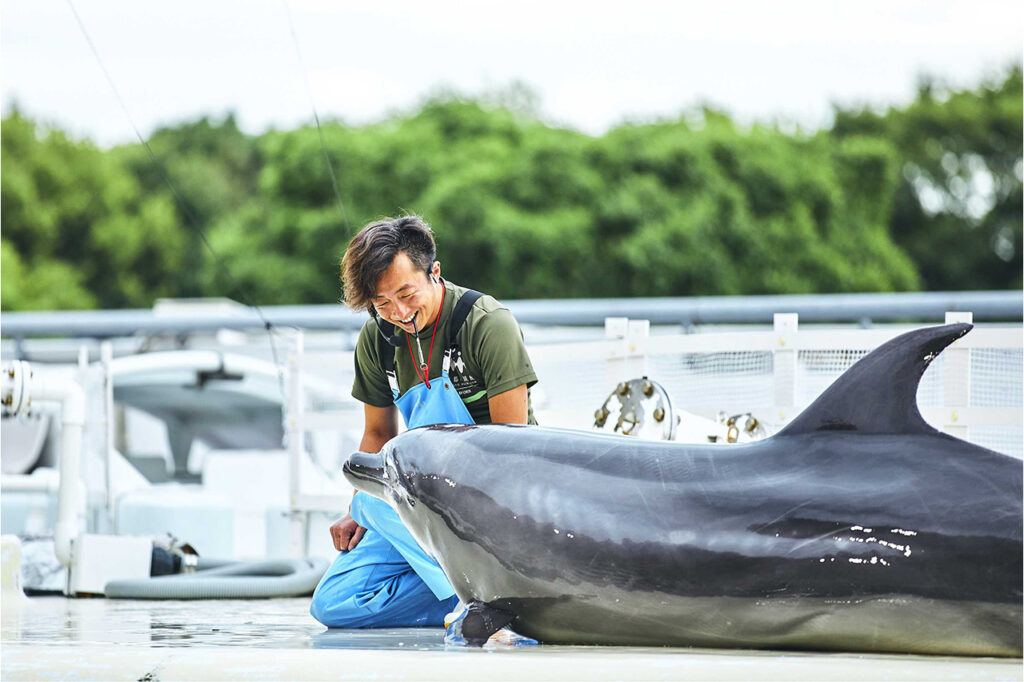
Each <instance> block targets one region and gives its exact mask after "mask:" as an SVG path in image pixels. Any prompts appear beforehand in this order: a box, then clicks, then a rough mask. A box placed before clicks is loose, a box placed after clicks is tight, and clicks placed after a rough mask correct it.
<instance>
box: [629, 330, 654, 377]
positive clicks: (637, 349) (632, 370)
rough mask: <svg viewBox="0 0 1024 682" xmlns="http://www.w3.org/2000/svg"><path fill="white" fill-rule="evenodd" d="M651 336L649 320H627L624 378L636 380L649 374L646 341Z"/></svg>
mask: <svg viewBox="0 0 1024 682" xmlns="http://www.w3.org/2000/svg"><path fill="white" fill-rule="evenodd" d="M650 335H651V321H650V320H629V322H628V324H627V325H626V378H627V379H636V378H637V377H645V376H647V375H648V374H649V370H648V365H649V363H648V361H647V339H648V338H649V337H650Z"/></svg>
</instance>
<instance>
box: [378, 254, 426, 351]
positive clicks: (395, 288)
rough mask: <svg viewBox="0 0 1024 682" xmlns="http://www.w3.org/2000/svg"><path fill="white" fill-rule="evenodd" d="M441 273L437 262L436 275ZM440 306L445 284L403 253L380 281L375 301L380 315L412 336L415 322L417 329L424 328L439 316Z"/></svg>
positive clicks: (392, 262) (397, 256) (392, 263)
mask: <svg viewBox="0 0 1024 682" xmlns="http://www.w3.org/2000/svg"><path fill="white" fill-rule="evenodd" d="M440 273H441V266H440V264H439V263H437V262H435V263H434V265H433V274H434V276H440ZM440 306H441V285H440V284H436V283H434V282H433V281H432V280H431V279H430V277H428V276H427V273H425V272H424V271H423V270H421V269H420V268H418V267H416V266H415V265H414V264H413V262H412V261H411V260H409V256H407V255H406V254H405V252H404V251H400V252H399V253H398V255H396V256H395V259H394V260H393V261H391V265H390V266H389V267H388V269H387V270H385V271H384V274H383V275H381V276H380V279H379V280H378V281H377V295H376V296H375V297H374V299H373V307H374V308H376V309H377V313H378V314H379V315H380V316H381V317H383V318H384V319H385V320H387V321H388V322H393V323H394V324H395V325H396V326H398V327H400V328H402V329H403V330H405V331H406V332H408V333H410V334H411V333H413V332H414V331H415V330H414V328H413V321H415V323H416V328H417V329H423V328H424V327H426V326H428V325H429V324H430V323H431V322H433V321H434V318H435V317H437V313H438V310H439V309H440Z"/></svg>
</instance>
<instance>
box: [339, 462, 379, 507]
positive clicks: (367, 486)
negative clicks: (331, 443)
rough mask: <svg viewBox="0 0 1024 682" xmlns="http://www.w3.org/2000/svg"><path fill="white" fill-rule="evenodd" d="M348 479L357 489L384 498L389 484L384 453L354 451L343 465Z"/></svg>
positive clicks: (342, 468)
mask: <svg viewBox="0 0 1024 682" xmlns="http://www.w3.org/2000/svg"><path fill="white" fill-rule="evenodd" d="M341 470H342V473H344V474H345V478H346V480H348V482H349V483H351V484H352V486H353V487H354V488H356V490H361V491H363V492H364V493H369V494H370V495H373V496H374V497H378V498H380V499H382V500H384V499H385V498H384V495H385V493H386V492H387V489H388V485H387V482H386V481H385V479H386V477H387V474H386V472H385V470H384V455H383V454H381V453H379V452H353V453H352V454H351V455H349V456H348V459H347V460H345V463H344V464H343V465H342V467H341ZM385 501H386V500H385Z"/></svg>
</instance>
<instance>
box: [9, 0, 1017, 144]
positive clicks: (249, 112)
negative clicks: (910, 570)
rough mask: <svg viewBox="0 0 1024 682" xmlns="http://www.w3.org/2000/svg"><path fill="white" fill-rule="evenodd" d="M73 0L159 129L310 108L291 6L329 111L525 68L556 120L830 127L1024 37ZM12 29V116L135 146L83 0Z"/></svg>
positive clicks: (582, 14)
mask: <svg viewBox="0 0 1024 682" xmlns="http://www.w3.org/2000/svg"><path fill="white" fill-rule="evenodd" d="M73 1H74V3H75V8H76V9H77V10H78V12H79V14H80V16H81V17H82V20H83V21H84V23H85V26H86V28H87V29H88V31H89V33H90V35H91V37H92V39H93V42H94V43H95V45H96V47H97V49H98V51H99V53H100V56H101V57H102V59H103V61H104V64H105V65H106V67H107V69H108V70H109V72H110V74H111V76H112V78H113V80H114V82H115V84H116V85H117V87H118V89H119V90H120V92H121V95H122V97H123V98H124V100H125V103H126V105H127V107H128V109H129V111H130V112H131V116H132V117H133V118H134V120H135V122H136V123H137V125H138V126H139V128H140V129H141V131H142V133H143V134H148V133H149V132H150V131H151V130H152V129H153V128H154V127H157V126H159V125H166V124H169V123H174V122H177V121H181V120H185V119H190V118H194V117H197V116H199V115H201V114H212V115H217V116H219V115H222V114H224V113H225V112H227V111H228V110H234V111H235V112H236V113H237V115H238V118H239V121H240V123H241V125H242V127H243V128H244V129H245V130H247V131H249V132H253V133H258V132H262V131H263V130H265V129H266V128H268V127H270V126H276V127H292V126H294V125H296V124H298V123H300V122H305V121H308V120H310V119H311V118H312V109H311V106H310V97H309V94H308V91H307V89H306V85H305V76H304V75H303V69H302V68H301V67H300V62H299V60H298V58H297V56H296V51H295V48H294V46H293V44H292V39H291V35H290V33H289V28H288V19H287V17H288V14H287V13H288V12H289V11H290V13H291V16H292V17H293V20H294V23H295V29H296V33H297V36H298V42H299V46H300V48H301V51H302V55H303V62H304V64H305V67H306V71H307V72H308V78H309V83H310V89H311V91H312V95H313V98H314V99H315V101H316V105H317V108H318V110H319V112H320V115H321V118H329V117H337V118H341V119H343V120H345V121H347V122H350V123H363V122H367V121H372V120H377V119H380V118H382V117H383V116H386V115H387V114H388V113H389V112H392V111H394V110H396V109H398V110H407V109H410V108H412V107H414V106H415V105H416V103H417V102H419V101H420V100H421V99H422V98H423V97H424V96H425V95H426V94H428V93H430V92H432V91H436V90H437V89H438V88H439V87H448V88H454V89H456V90H459V91H461V92H465V93H468V94H475V93H480V92H483V91H486V90H495V89H498V88H501V87H503V86H507V85H508V84H509V83H510V82H511V81H514V80H518V81H522V82H524V83H526V84H527V85H529V86H530V87H531V88H533V89H534V90H535V91H536V92H537V93H538V95H539V96H540V109H541V111H542V112H543V114H544V115H545V118H546V119H547V120H549V121H552V122H557V123H561V124H565V125H571V126H573V127H576V128H579V129H581V130H584V131H587V132H590V133H595V134H599V133H601V132H603V131H604V130H606V129H607V128H608V127H610V126H612V125H614V124H616V123H618V122H621V121H622V120H624V119H627V118H632V119H641V120H642V119H645V118H650V117H655V116H674V115H677V114H679V113H680V112H682V111H684V110H686V109H687V108H690V107H693V106H695V105H697V104H699V103H701V102H710V103H712V104H714V105H715V106H718V107H720V108H723V109H725V110H726V111H728V112H729V113H731V114H733V115H734V116H736V117H738V118H739V119H740V120H741V121H744V122H749V121H752V120H760V121H770V120H781V121H787V122H791V123H797V124H800V125H803V126H806V127H817V126H820V125H827V124H828V122H829V121H830V113H831V104H832V103H833V102H839V103H843V104H847V105H848V104H853V103H868V104H873V105H886V104H890V103H892V104H900V103H903V102H906V101H908V100H909V99H910V98H911V97H912V96H913V92H914V86H915V83H916V81H917V78H918V76H919V75H920V74H922V73H929V74H932V75H935V76H938V77H941V78H943V79H946V80H948V81H950V82H952V83H953V84H955V85H968V86H970V85H974V84H975V83H976V82H977V81H978V79H979V78H981V77H982V76H983V75H985V74H991V73H994V72H999V71H1000V70H1001V69H1002V68H1003V67H1005V66H1006V65H1008V64H1009V63H1011V62H1013V61H1019V60H1020V59H1021V56H1022V40H1024V38H1022V36H1024V9H1022V8H1024V3H1020V2H1013V1H1004V0H956V1H951V0H934V1H931V2H928V1H917V0H913V1H911V0H907V1H901V0H860V1H858V2H835V1H833V0H815V1H811V0H807V1H803V2H795V1H793V0H765V1H764V2H754V1H752V0H748V1H744V0H719V1H705V2H699V3H698V2H682V1H677V2H671V1H667V2H652V1H645V0H633V1H631V2H618V3H614V4H603V3H600V2H598V1H596V0H590V1H589V2H577V1H575V0H573V1H559V0H546V1H545V2H535V1H533V0H525V1H519V2H501V3H499V2H480V1H478V2H469V1H466V2H443V1H439V0H429V1H426V2H425V1H423V0H420V1H419V2H384V1H383V0H380V1H379V2H376V3H374V2H372V0H371V1H367V0H362V1H361V2H342V1H341V0H290V2H287V3H286V2H285V1H284V0H248V1H242V0H205V1H195V0H175V1H174V2H169V1H166V0H165V1H164V2H151V1H147V0H133V1H131V2H128V1H121V0H116V1H115V0H111V1H107V2H101V1H100V0H73ZM0 23H2V27H0V40H2V43H0V88H2V101H3V106H4V110H5V111H7V110H8V109H9V107H10V104H11V102H12V101H17V102H18V104H19V106H20V107H21V109H22V110H23V111H25V112H26V113H27V114H29V115H32V116H35V117H39V118H42V119H44V120H47V121H51V122H54V123H57V124H58V125H60V126H61V127H63V128H65V129H67V130H69V131H71V132H72V133H73V134H74V135H76V136H88V137H90V138H92V139H94V140H96V141H98V142H100V143H101V144H104V145H108V144H114V143H119V142H129V141H133V140H134V134H133V133H132V129H131V125H130V123H129V122H128V119H127V118H126V116H125V114H124V113H123V112H122V110H121V108H120V107H119V106H118V104H117V101H116V99H115V98H114V95H113V94H112V92H111V90H110V87H109V86H108V84H107V82H106V80H105V78H104V76H103V74H102V72H101V71H100V68H99V66H98V65H97V62H96V60H95V58H94V57H93V55H92V53H91V52H90V50H89V48H88V46H87V44H86V41H85V39H84V37H83V35H82V33H81V31H80V30H79V28H78V25H77V24H76V22H75V19H74V15H73V13H72V11H71V8H70V6H69V4H68V2H67V0H3V1H2V3H0Z"/></svg>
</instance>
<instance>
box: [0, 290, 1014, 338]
mask: <svg viewBox="0 0 1024 682" xmlns="http://www.w3.org/2000/svg"><path fill="white" fill-rule="evenodd" d="M504 303H505V304H506V305H507V306H508V308H509V309H510V310H511V311H512V313H513V314H514V315H515V316H516V319H517V320H518V321H519V322H520V324H536V325H567V326H601V325H603V324H604V320H605V318H608V317H628V318H631V319H644V320H648V321H649V322H650V323H651V324H680V325H684V326H686V325H691V324H733V323H738V324H739V323H751V324H753V323H757V324H770V323H771V322H772V318H773V315H774V314H775V313H778V312H786V313H796V314H797V315H799V316H800V319H801V321H803V322H805V323H840V322H853V323H866V322H893V321H898V322H905V321H920V320H934V319H939V318H941V317H942V315H943V314H944V313H946V312H948V311H971V312H972V313H973V315H974V319H975V320H977V321H1019V320H1021V319H1024V315H1022V310H1024V294H1022V292H1020V291H959V292H913V293H884V294H809V295H792V296H697V297H664V298H601V299H549V300H508V301H504ZM261 310H262V313H263V317H262V318H261V317H260V316H259V315H258V314H257V313H256V311H255V310H253V309H251V308H245V307H242V306H239V307H238V309H237V310H232V311H230V312H228V313H226V312H225V311H224V307H223V306H213V309H212V311H211V312H210V313H209V314H207V313H204V312H202V307H201V306H199V307H196V308H192V309H190V312H189V314H180V315H173V314H172V315H168V314H164V313H161V312H159V311H156V310H150V309H136V310H88V311H62V312H57V311H46V312H21V313H16V312H8V313H3V315H2V320H0V332H2V334H3V336H4V337H5V338H13V339H18V338H26V337H33V336H70V337H77V338H114V337H123V336H135V335H137V334H188V333H198V332H216V331H219V330H222V329H233V330H258V329H263V328H264V326H265V322H264V320H266V322H269V323H271V324H272V325H274V326H277V327H295V328H300V329H310V330H312V329H332V330H349V331H355V330H358V329H359V328H361V327H362V326H363V323H364V322H365V321H366V315H365V314H363V313H358V312H355V311H353V310H351V309H349V308H347V307H345V306H342V305H332V304H328V305H302V306H265V307H263V308H261Z"/></svg>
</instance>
